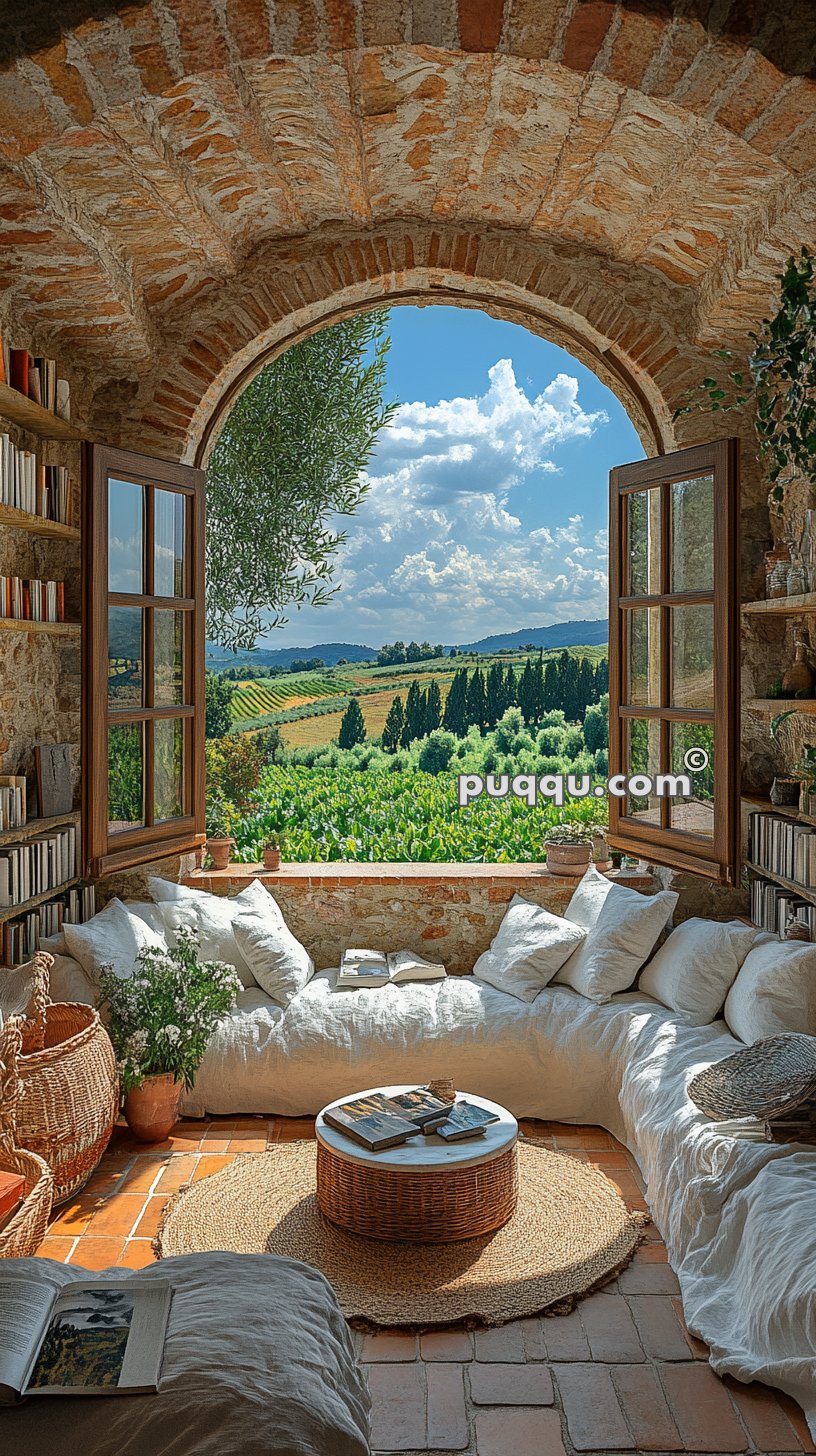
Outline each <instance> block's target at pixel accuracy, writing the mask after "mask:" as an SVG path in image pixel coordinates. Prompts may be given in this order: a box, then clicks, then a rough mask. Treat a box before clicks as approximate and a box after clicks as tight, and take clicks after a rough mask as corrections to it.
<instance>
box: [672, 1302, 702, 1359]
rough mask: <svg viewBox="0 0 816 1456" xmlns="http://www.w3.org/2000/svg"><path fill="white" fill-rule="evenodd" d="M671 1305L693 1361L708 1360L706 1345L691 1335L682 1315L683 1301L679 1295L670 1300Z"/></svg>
mask: <svg viewBox="0 0 816 1456" xmlns="http://www.w3.org/2000/svg"><path fill="white" fill-rule="evenodd" d="M672 1304H673V1305H674V1312H675V1314H676V1315H677V1323H678V1324H679V1326H680V1328H681V1330H682V1331H683V1335H684V1336H685V1339H686V1341H687V1343H688V1347H689V1349H690V1350H691V1353H692V1355H693V1356H694V1358H695V1360H708V1345H706V1344H705V1343H704V1342H703V1341H702V1340H698V1339H697V1336H696V1335H693V1334H691V1332H690V1330H689V1327H688V1325H687V1324H686V1321H685V1317H684V1315H683V1301H682V1299H681V1298H680V1296H679V1295H678V1296H677V1297H676V1298H675V1299H672Z"/></svg>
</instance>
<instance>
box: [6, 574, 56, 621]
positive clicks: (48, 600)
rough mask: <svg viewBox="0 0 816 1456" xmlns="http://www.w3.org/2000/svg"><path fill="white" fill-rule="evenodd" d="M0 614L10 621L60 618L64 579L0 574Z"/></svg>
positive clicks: (53, 619) (54, 619)
mask: <svg viewBox="0 0 816 1456" xmlns="http://www.w3.org/2000/svg"><path fill="white" fill-rule="evenodd" d="M0 617H5V618H7V619H9V620H11V621H14V622H64V621H65V582H64V581H37V580H36V579H35V578H26V577H22V576H0Z"/></svg>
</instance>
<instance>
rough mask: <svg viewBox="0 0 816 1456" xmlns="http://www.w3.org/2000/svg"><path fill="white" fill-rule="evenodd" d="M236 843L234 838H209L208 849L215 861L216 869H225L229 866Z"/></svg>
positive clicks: (214, 866) (214, 867)
mask: <svg viewBox="0 0 816 1456" xmlns="http://www.w3.org/2000/svg"><path fill="white" fill-rule="evenodd" d="M234 843H235V840H234V839H232V838H229V839H226V838H225V839H208V840H207V851H208V853H209V856H210V859H211V860H212V862H213V869H214V870H225V869H226V868H227V866H228V864H229V862H230V855H231V854H232V846H233V845H234Z"/></svg>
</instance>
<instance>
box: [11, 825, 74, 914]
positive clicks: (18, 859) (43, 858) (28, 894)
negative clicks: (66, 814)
mask: <svg viewBox="0 0 816 1456" xmlns="http://www.w3.org/2000/svg"><path fill="white" fill-rule="evenodd" d="M76 867H77V831H76V825H75V824H66V825H65V827H64V829H55V830H54V831H53V832H52V833H51V834H41V835H38V836H37V838H36V839H30V840H29V841H28V843H27V844H15V845H12V846H10V847H9V848H7V849H0V909H9V908H12V907H13V906H15V905H24V904H25V903H26V901H27V900H31V899H33V898H34V896H35V895H43V894H45V893H46V891H48V890H58V889H59V888H60V886H61V885H64V884H65V881H66V880H72V879H73V878H74V876H75V875H76V872H77V870H76Z"/></svg>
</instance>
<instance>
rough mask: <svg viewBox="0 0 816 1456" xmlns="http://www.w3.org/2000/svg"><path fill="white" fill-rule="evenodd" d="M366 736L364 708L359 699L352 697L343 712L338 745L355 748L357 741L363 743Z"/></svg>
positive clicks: (339, 746)
mask: <svg viewBox="0 0 816 1456" xmlns="http://www.w3.org/2000/svg"><path fill="white" fill-rule="evenodd" d="M365 736H366V726H365V719H364V718H363V711H362V708H361V707H360V703H359V701H358V699H357V698H352V700H351V702H350V703H349V705H348V707H347V708H346V711H345V713H344V714H343V719H342V722H341V724H340V732H339V734H338V737H337V746H338V748H353V747H354V745H355V744H356V743H363V742H364V741H365Z"/></svg>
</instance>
